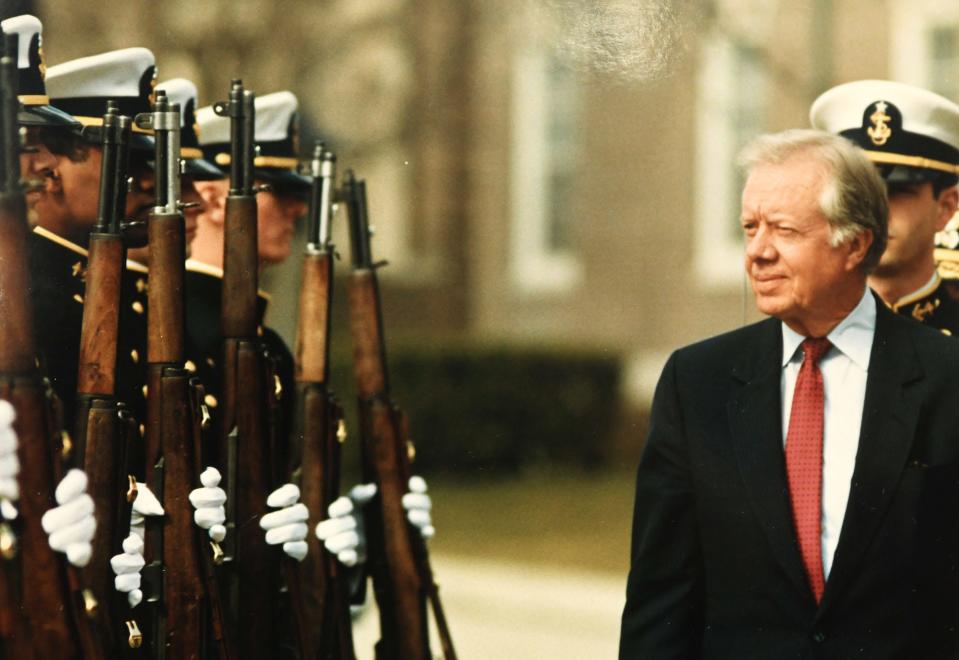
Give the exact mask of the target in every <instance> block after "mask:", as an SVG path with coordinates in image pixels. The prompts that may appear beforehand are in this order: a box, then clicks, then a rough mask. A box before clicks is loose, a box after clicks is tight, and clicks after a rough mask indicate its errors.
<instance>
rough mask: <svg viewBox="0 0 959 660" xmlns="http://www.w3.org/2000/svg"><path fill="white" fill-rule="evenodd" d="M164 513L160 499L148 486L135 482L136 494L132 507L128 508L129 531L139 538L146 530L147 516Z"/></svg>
mask: <svg viewBox="0 0 959 660" xmlns="http://www.w3.org/2000/svg"><path fill="white" fill-rule="evenodd" d="M164 514H166V511H164V510H163V505H162V504H160V500H158V499H157V496H156V495H154V494H153V491H152V490H150V487H149V486H147V485H146V484H144V483H140V482H137V496H136V498H134V500H133V507H132V508H131V509H130V533H131V534H136V535H137V536H139V537H140V538H141V539H142V538H143V535H144V533H145V530H146V517H147V516H162V515H164Z"/></svg>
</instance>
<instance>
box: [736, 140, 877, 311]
mask: <svg viewBox="0 0 959 660" xmlns="http://www.w3.org/2000/svg"><path fill="white" fill-rule="evenodd" d="M827 176H828V175H827V170H826V168H825V166H824V165H822V164H821V163H819V162H818V161H817V160H815V159H814V158H813V157H812V156H810V155H808V154H798V155H795V156H793V157H792V158H789V159H788V160H787V161H786V162H784V163H781V164H777V165H760V166H757V167H756V168H755V169H754V170H753V171H752V173H751V174H750V175H749V179H748V180H747V181H746V187H745V189H744V190H743V197H742V206H743V210H742V226H743V231H744V232H745V234H746V273H747V275H748V276H749V281H750V284H751V285H752V288H753V293H754V294H755V296H756V306H757V307H758V308H759V310H760V311H761V312H763V313H764V314H768V315H770V316H775V317H777V318H779V319H781V320H783V321H784V322H786V323H787V325H789V326H790V327H793V328H797V327H800V328H802V327H807V326H808V325H809V322H810V321H815V320H818V319H822V318H828V317H834V316H835V314H834V312H835V310H833V307H834V306H835V304H836V303H835V295H834V294H835V290H836V289H838V288H840V287H843V288H846V289H848V287H849V285H850V284H851V283H853V282H855V281H857V280H858V281H860V282H862V281H863V276H862V275H861V274H860V273H859V271H858V266H859V264H860V263H861V261H862V256H863V254H864V250H862V249H857V243H861V242H862V239H858V240H857V239H852V240H849V241H846V242H844V243H842V244H840V245H838V246H836V247H833V246H832V245H831V244H830V227H829V223H828V221H827V220H826V217H825V216H824V215H823V213H822V211H821V210H820V206H819V196H820V194H821V192H822V190H823V186H824V184H825V182H826V181H827ZM865 235H866V236H869V234H868V232H867V233H866V234H865ZM859 247H860V248H861V246H859ZM846 311H848V310H846Z"/></svg>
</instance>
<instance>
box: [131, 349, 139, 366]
mask: <svg viewBox="0 0 959 660" xmlns="http://www.w3.org/2000/svg"><path fill="white" fill-rule="evenodd" d="M130 359H131V360H133V364H136V363H138V362H139V361H140V352H139V351H137V349H135V348H134V349H133V350H132V351H130Z"/></svg>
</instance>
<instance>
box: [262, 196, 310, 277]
mask: <svg viewBox="0 0 959 660" xmlns="http://www.w3.org/2000/svg"><path fill="white" fill-rule="evenodd" d="M256 205H257V241H258V246H259V255H260V262H261V263H267V264H273V263H279V262H281V261H283V260H284V259H286V258H287V257H288V256H290V244H291V242H292V240H293V233H294V232H295V231H296V221H297V219H299V218H301V217H303V215H304V214H306V209H307V203H306V202H305V201H304V200H302V199H300V198H298V197H296V196H295V195H290V194H287V193H277V192H264V193H260V194H258V195H257V196H256Z"/></svg>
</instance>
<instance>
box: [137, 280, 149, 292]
mask: <svg viewBox="0 0 959 660" xmlns="http://www.w3.org/2000/svg"><path fill="white" fill-rule="evenodd" d="M146 290H147V281H146V280H145V279H143V278H142V277H138V278H137V291H139V292H140V293H143V292H144V291H146Z"/></svg>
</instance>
